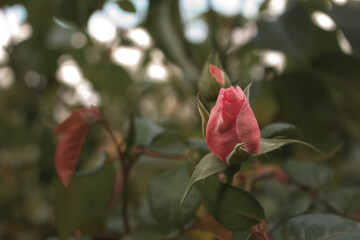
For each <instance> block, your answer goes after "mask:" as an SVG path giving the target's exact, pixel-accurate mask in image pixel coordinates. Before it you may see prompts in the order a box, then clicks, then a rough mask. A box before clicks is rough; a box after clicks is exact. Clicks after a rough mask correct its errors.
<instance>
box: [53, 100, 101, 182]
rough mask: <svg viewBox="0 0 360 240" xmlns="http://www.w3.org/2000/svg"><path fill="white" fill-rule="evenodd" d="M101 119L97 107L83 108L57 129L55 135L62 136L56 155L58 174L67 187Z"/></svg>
mask: <svg viewBox="0 0 360 240" xmlns="http://www.w3.org/2000/svg"><path fill="white" fill-rule="evenodd" d="M101 119H102V116H101V113H100V111H99V109H98V108H97V107H93V106H92V107H91V108H90V109H87V108H81V109H79V110H77V111H75V112H73V113H72V114H71V115H70V117H69V118H68V119H66V120H65V121H64V122H63V123H61V124H60V125H59V126H58V127H57V128H56V131H55V134H56V135H62V137H61V139H60V141H59V143H58V145H57V148H56V154H55V165H56V172H57V174H58V176H59V178H60V180H61V181H62V182H63V184H64V185H65V186H66V187H68V186H69V184H70V181H71V178H72V176H73V174H74V171H75V168H76V164H77V162H78V160H79V155H80V152H81V148H82V145H83V144H84V142H85V138H86V135H87V133H88V131H89V129H90V127H91V125H92V124H93V123H95V122H98V121H100V120H101Z"/></svg>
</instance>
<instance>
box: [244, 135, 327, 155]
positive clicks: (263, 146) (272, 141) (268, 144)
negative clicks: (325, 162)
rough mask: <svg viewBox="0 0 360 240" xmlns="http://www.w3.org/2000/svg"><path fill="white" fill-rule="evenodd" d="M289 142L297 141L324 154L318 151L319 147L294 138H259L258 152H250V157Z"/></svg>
mask: <svg viewBox="0 0 360 240" xmlns="http://www.w3.org/2000/svg"><path fill="white" fill-rule="evenodd" d="M291 143H298V144H302V145H305V146H307V147H309V148H311V149H313V150H314V151H316V152H318V153H321V154H324V153H323V152H322V151H320V150H319V149H317V148H316V147H314V146H312V145H310V144H308V143H306V142H302V141H299V140H294V139H280V138H261V140H260V152H259V153H258V154H252V155H251V157H256V156H259V155H262V154H265V153H268V152H271V151H274V150H276V149H278V148H280V147H282V146H284V145H287V144H291Z"/></svg>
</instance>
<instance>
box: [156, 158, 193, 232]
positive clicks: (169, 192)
mask: <svg viewBox="0 0 360 240" xmlns="http://www.w3.org/2000/svg"><path fill="white" fill-rule="evenodd" d="M189 178H190V177H189V172H188V166H187V164H185V165H183V166H181V167H178V168H176V169H174V170H171V171H168V172H165V173H163V174H160V175H157V176H155V177H153V178H151V179H150V180H149V197H150V206H151V210H152V213H153V215H154V217H155V219H156V220H157V221H158V222H159V223H160V224H161V225H162V226H166V227H168V228H170V229H179V228H181V227H183V226H184V225H185V224H186V223H187V222H189V221H190V220H191V219H192V218H193V217H194V216H195V213H196V210H197V208H198V207H199V205H200V195H199V193H198V192H197V191H192V192H191V193H190V194H189V197H188V198H187V199H186V201H184V203H183V208H182V209H181V210H180V212H178V213H177V208H178V206H179V203H180V200H181V197H182V193H183V192H184V191H185V188H186V185H187V183H188V181H189Z"/></svg>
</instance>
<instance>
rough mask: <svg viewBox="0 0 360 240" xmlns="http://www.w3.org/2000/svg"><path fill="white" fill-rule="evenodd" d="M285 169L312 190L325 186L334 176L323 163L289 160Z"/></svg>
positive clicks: (293, 177)
mask: <svg viewBox="0 0 360 240" xmlns="http://www.w3.org/2000/svg"><path fill="white" fill-rule="evenodd" d="M284 169H285V171H286V173H287V174H288V175H289V176H290V177H291V178H292V179H294V180H295V181H296V182H298V183H300V184H302V185H305V186H307V187H309V188H311V189H317V188H319V187H321V186H323V185H325V184H326V183H327V182H328V181H329V180H330V179H331V178H332V177H333V176H334V171H333V170H332V169H331V168H329V167H328V166H326V165H325V164H322V163H314V162H303V161H296V160H289V161H287V162H286V163H285V165H284Z"/></svg>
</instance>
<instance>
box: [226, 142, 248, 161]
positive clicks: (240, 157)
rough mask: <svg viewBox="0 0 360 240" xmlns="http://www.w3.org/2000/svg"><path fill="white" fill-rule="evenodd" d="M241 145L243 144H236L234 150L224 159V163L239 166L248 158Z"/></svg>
mask: <svg viewBox="0 0 360 240" xmlns="http://www.w3.org/2000/svg"><path fill="white" fill-rule="evenodd" d="M243 145H244V143H239V144H237V145H236V146H235V148H234V150H233V151H232V152H231V153H230V154H229V156H228V157H227V159H226V162H227V163H228V164H229V165H239V164H241V163H243V162H245V161H246V160H247V159H248V158H249V156H250V153H249V152H248V151H246V150H245V149H243V148H242V146H243Z"/></svg>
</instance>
